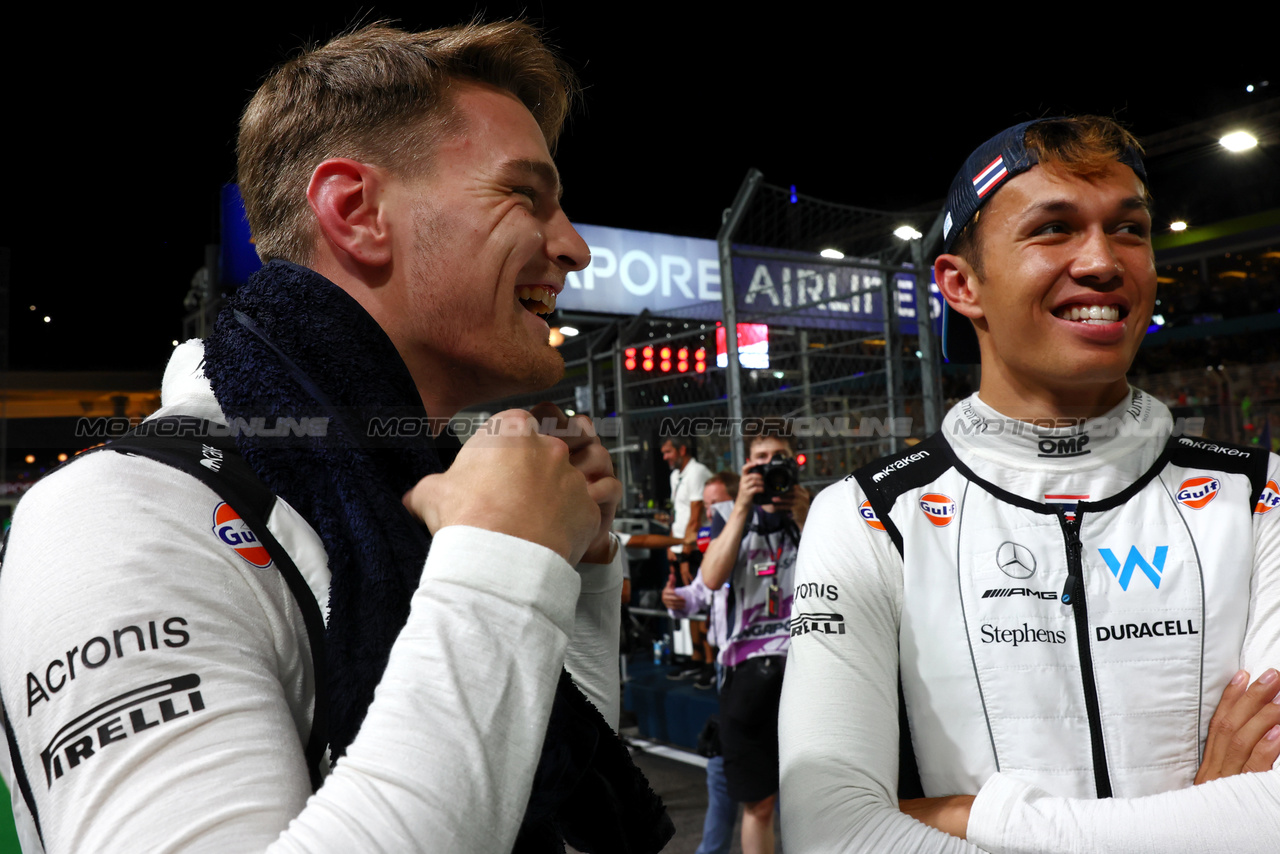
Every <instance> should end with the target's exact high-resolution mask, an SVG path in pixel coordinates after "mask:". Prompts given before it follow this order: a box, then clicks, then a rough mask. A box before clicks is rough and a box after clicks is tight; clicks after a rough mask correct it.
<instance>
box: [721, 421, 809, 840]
mask: <svg viewBox="0 0 1280 854" xmlns="http://www.w3.org/2000/svg"><path fill="white" fill-rule="evenodd" d="M750 441H751V444H750V446H749V448H748V449H747V450H748V454H747V456H748V460H747V464H746V465H744V466H743V467H742V480H741V481H740V482H739V484H738V497H737V499H736V500H735V501H734V502H733V509H732V510H729V511H728V514H727V516H726V515H724V514H723V513H722V512H716V513H714V514H713V515H712V521H711V537H712V539H711V544H710V545H709V546H708V547H707V553H706V554H705V555H704V556H703V558H702V580H703V582H704V583H705V584H706V586H707V587H708V588H710V589H711V590H718V589H720V588H721V587H722V586H724V584H725V583H726V582H728V583H729V586H730V594H729V602H728V619H727V624H728V630H727V635H728V637H727V639H726V640H725V642H724V646H722V647H721V649H720V664H721V665H723V666H724V668H725V679H724V685H723V686H722V687H721V689H720V719H721V721H720V742H721V746H722V749H723V752H724V772H725V777H726V778H727V779H728V782H729V796H730V797H731V798H733V799H734V800H735V801H740V802H742V804H743V814H742V850H743V852H744V854H768V852H772V851H773V813H774V809H775V806H776V803H777V793H778V699H779V697H780V696H781V694H782V672H783V669H784V666H785V664H786V656H787V648H788V647H789V645H790V634H789V628H788V624H789V622H790V619H791V600H792V578H793V577H794V570H795V564H796V550H797V547H798V545H799V543H800V530H801V528H803V527H804V520H805V516H806V515H807V514H808V512H809V492H808V490H806V489H805V488H804V487H803V486H800V485H799V483H798V481H799V474H800V472H799V468H798V467H797V466H796V463H795V448H794V447H793V440H792V439H791V437H790V436H789V435H763V436H755V437H753V438H752V439H751V440H750ZM724 506H725V505H716V509H717V511H720V510H721V509H722V508H723V507H724Z"/></svg>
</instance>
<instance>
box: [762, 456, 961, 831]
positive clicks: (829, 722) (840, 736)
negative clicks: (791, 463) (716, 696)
mask: <svg viewBox="0 0 1280 854" xmlns="http://www.w3.org/2000/svg"><path fill="white" fill-rule="evenodd" d="M855 499H856V500H855ZM860 501H861V495H860V491H858V490H857V487H856V484H855V483H854V482H852V481H847V482H843V483H839V484H835V485H833V486H831V487H828V488H827V489H825V490H823V491H822V492H821V493H820V494H819V495H818V497H817V499H815V501H814V503H813V507H812V508H811V509H810V511H809V519H808V522H807V523H806V524H805V528H804V534H803V536H802V537H801V539H800V553H799V556H798V557H797V562H796V591H797V597H796V600H795V604H794V605H793V607H792V627H793V628H792V638H791V651H790V654H789V656H788V659H787V672H786V678H785V680H784V683H783V687H782V707H781V711H780V714H779V721H778V740H779V747H780V758H781V774H782V781H781V782H782V788H781V793H780V802H781V805H782V844H783V847H784V848H785V849H786V850H787V851H788V852H789V854H810V852H814V854H835V853H836V852H862V851H876V852H956V854H958V852H973V851H975V850H976V849H975V848H974V847H973V846H972V845H969V844H967V843H966V842H964V841H963V840H960V839H957V838H955V837H952V836H949V835H947V834H945V833H942V832H940V831H937V830H934V829H933V828H930V827H928V826H926V825H924V824H922V823H920V822H918V821H916V820H915V819H913V818H910V817H908V816H907V815H905V814H903V813H902V812H900V811H899V810H898V795H897V790H898V711H897V710H898V623H899V619H900V616H901V612H902V561H901V559H900V558H899V557H898V555H897V552H896V551H895V550H894V547H893V544H892V542H891V541H890V540H889V537H888V535H887V534H885V533H883V532H879V531H873V530H872V529H871V528H869V527H868V526H867V525H866V524H865V523H864V522H863V521H862V519H861V517H860V516H859V514H858V504H859V503H860ZM801 594H803V595H801ZM805 615H820V616H819V619H816V620H812V621H811V620H807V619H806V616H805ZM806 628H808V629H810V630H809V631H806Z"/></svg>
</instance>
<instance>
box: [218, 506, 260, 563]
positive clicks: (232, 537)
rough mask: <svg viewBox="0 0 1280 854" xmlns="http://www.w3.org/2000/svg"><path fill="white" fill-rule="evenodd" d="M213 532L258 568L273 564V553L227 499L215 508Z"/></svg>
mask: <svg viewBox="0 0 1280 854" xmlns="http://www.w3.org/2000/svg"><path fill="white" fill-rule="evenodd" d="M213 533H214V535H215V536H217V538H218V539H219V540H222V542H224V543H226V544H227V545H229V546H231V548H233V549H235V550H236V554H238V555H240V557H242V558H244V559H245V560H246V561H248V562H249V563H250V564H251V565H253V566H256V567H257V568H258V569H266V568H267V567H269V566H271V555H270V554H268V553H267V550H266V549H265V548H263V547H262V544H261V543H259V542H258V538H257V537H255V536H254V535H253V531H250V530H249V526H248V525H246V524H245V523H244V520H243V519H241V518H240V514H239V513H237V512H236V511H235V510H233V509H232V507H231V505H230V504H228V503H227V502H225V501H223V502H221V503H219V504H218V506H217V507H215V508H213Z"/></svg>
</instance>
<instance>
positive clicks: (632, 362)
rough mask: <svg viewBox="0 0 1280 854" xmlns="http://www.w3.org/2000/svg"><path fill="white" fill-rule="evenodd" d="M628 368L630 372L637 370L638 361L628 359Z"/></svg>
mask: <svg viewBox="0 0 1280 854" xmlns="http://www.w3.org/2000/svg"><path fill="white" fill-rule="evenodd" d="M626 366H627V370H628V371H634V370H635V369H636V360H635V359H627V361H626Z"/></svg>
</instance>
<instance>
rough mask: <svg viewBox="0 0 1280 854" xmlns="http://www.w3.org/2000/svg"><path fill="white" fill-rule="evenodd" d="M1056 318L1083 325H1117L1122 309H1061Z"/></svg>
mask: <svg viewBox="0 0 1280 854" xmlns="http://www.w3.org/2000/svg"><path fill="white" fill-rule="evenodd" d="M1054 314H1055V316H1057V317H1060V318H1062V319H1063V320H1075V321H1079V322H1081V323H1115V322H1116V321H1117V320H1119V319H1120V307H1119V306H1115V305H1076V306H1072V307H1070V308H1064V309H1059V310H1058V311H1056V312H1054Z"/></svg>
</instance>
